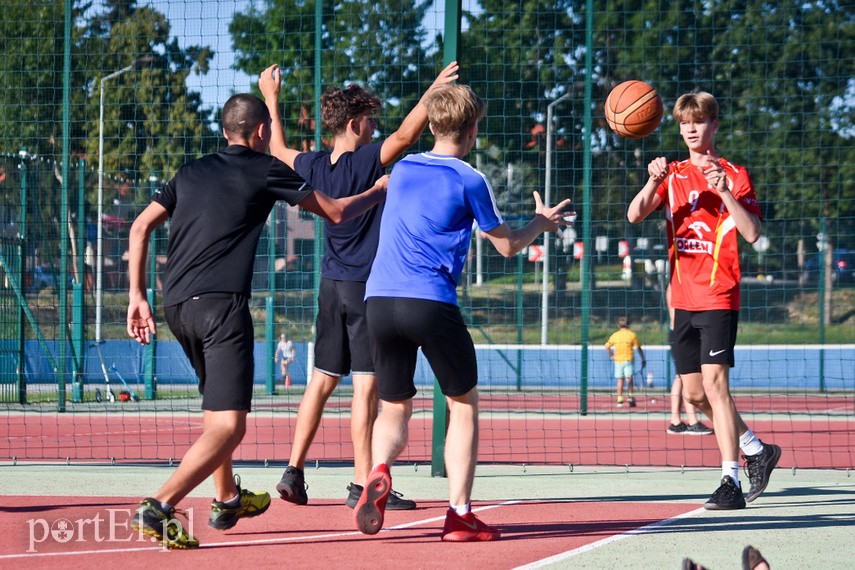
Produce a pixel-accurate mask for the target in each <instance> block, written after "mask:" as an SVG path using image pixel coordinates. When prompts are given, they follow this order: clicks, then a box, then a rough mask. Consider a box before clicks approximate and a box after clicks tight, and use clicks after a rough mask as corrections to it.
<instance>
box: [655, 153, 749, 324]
mask: <svg viewBox="0 0 855 570" xmlns="http://www.w3.org/2000/svg"><path fill="white" fill-rule="evenodd" d="M720 162H721V165H722V167H724V171H725V174H726V176H727V187H728V188H729V189H730V193H731V194H732V195H733V197H734V198H736V200H737V201H738V202H739V203H740V204H741V205H742V207H743V208H745V209H746V211H748V212H749V213H751V214H754V215H756V216H757V217H760V218H762V216H761V214H760V207H759V205H758V204H757V196H756V195H755V194H754V185H753V184H752V182H751V177H750V176H749V175H748V171H747V170H745V169H744V168H742V167H741V166H737V165H735V164H732V163H730V162H728V161H726V160H724V159H720ZM668 171H669V172H668V176H667V177H666V178H665V180H664V181H663V182H662V184H660V185H659V187H658V188H657V189H656V194H657V195H658V196H659V198H660V199H661V201H662V204H663V206H664V208H665V217H666V221H667V226H668V253H669V256H670V260H671V304H672V305H673V306H674V308H676V309H683V310H686V311H707V310H713V309H725V310H734V311H738V310H739V279H740V270H739V251H738V248H737V234H738V233H739V232H738V231H737V229H736V224H735V222H734V221H733V219H732V218H731V216H730V212H728V211H727V209H726V208H725V206H724V203H723V202H722V200H721V197H720V196H719V194H718V192H717V191H716V190H711V189H709V188H708V187H707V181H706V179H705V178H704V175H703V172H702V171H701V169H700V168H699V167H697V166H695V165H693V164H691V163H690V162H689V160H684V161H679V162H672V163H671V164H669V165H668Z"/></svg>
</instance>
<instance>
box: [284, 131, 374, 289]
mask: <svg viewBox="0 0 855 570" xmlns="http://www.w3.org/2000/svg"><path fill="white" fill-rule="evenodd" d="M382 146H383V143H382V142H376V143H371V144H367V145H363V146H361V147H359V148H357V149H356V150H355V151H353V152H346V153H344V154H342V155H341V156H340V157H339V159H338V161H337V162H336V163H335V164H333V163H332V162H331V161H330V153H329V152H325V151H324V152H303V153H300V154H299V155H297V158H296V159H295V160H294V170H296V171H297V174H299V175H300V176H302V177H303V178H305V179H306V181H307V182H308V183H309V184H310V185H311V186H312V187H313V188H315V189H316V190H318V191H320V192H323V193H324V194H326V195H327V196H329V197H331V198H345V197H347V196H355V195H356V194H359V193H361V192H363V191H365V190H367V189H369V188H371V187H372V186H373V185H374V183H375V182H376V181H377V179H378V178H380V177H381V176H383V174H385V172H384V171H383V165H382V164H381V163H380V148H381V147H382ZM382 213H383V204H380V205H378V206H377V207H376V208H371V209H370V210H368V211H367V212H366V213H364V214H362V215H361V216H359V217H358V218H356V219H354V220H351V221H349V222H344V223H342V224H330V223H329V222H327V223H326V226H325V230H326V232H325V233H326V239H325V241H326V251H325V252H324V259H323V262H322V264H321V275H322V276H323V277H325V278H327V279H335V280H337V281H361V282H364V281H366V280H367V279H368V274H369V273H370V272H371V264H372V262H373V261H374V255H375V254H376V253H377V243H378V240H379V238H380V217H381V216H382Z"/></svg>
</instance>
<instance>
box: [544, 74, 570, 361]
mask: <svg viewBox="0 0 855 570" xmlns="http://www.w3.org/2000/svg"><path fill="white" fill-rule="evenodd" d="M570 95H572V91H569V92H567V93H565V94H564V95H562V96H561V97H559V98H558V99H556V100H555V101H553V102H552V103H550V104H549V105H547V106H546V181H545V182H544V185H543V186H544V187H543V205H544V206H547V207H548V206H549V203H550V201H551V200H552V129H553V127H552V109H553V108H554V107H555V106H556V105H558V104H559V103H561V102H562V101H564V100H565V99H567V98H568V97H570ZM550 241H552V240H551V236H550V235H549V232H546V233H544V234H543V286H542V288H541V293H540V344H544V345H545V344H546V341H547V324H548V316H547V311H548V310H549V242H550Z"/></svg>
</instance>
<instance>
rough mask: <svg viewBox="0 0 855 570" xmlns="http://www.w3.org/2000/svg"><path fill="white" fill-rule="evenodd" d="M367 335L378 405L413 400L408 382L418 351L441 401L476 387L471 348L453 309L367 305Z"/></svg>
mask: <svg viewBox="0 0 855 570" xmlns="http://www.w3.org/2000/svg"><path fill="white" fill-rule="evenodd" d="M368 331H369V333H370V334H371V342H372V347H373V354H374V368H375V371H376V374H377V391H378V394H379V395H380V399H381V400H385V401H387V402H399V401H401V400H406V399H409V398H412V397H413V396H415V395H416V387H415V383H414V382H413V378H414V375H415V371H416V361H417V357H418V349H419V348H420V347H421V349H422V352H423V353H424V355H425V358H426V359H427V361H428V364H430V367H431V369H432V370H433V373H434V375H435V376H436V379H437V381H438V383H439V387H440V389H441V390H442V393H443V394H445V395H446V396H461V395H463V394H466V393H467V392H469V391H470V390H471V389H472V388H474V387H475V385H476V384H477V383H478V366H477V363H476V361H475V346H474V345H473V344H472V337H471V336H469V331H468V330H466V325H465V324H464V322H463V316H462V315H461V314H460V309H459V308H458V307H457V306H456V305H451V304H448V303H440V302H438V301H427V300H424V299H410V298H398V297H371V298H370V299H368Z"/></svg>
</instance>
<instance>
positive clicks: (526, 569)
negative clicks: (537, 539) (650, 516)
mask: <svg viewBox="0 0 855 570" xmlns="http://www.w3.org/2000/svg"><path fill="white" fill-rule="evenodd" d="M702 512H704V508H703V507H701V508H700V509H695V510H694V511H689V512H688V513H683V514H682V515H677V516H676V517H671V518H670V519H665V520H661V521H658V522H655V523H652V524H649V525H646V526H643V527H640V528H636V529H633V530H630V531H627V532H625V533H623V534H616V535H614V536H610V537H608V538H604V539H603V540H598V541H597V542H592V543H591V544H586V545H585V546H580V547H579V548H574V549H573V550H568V551H567V552H562V553H561V554H556V555H555V556H550V557H549V558H543V559H542V560H537V561H535V562H531V563H529V564H525V565H523V566H517V567H516V568H514V570H530V569H532V568H543V567H545V566H549V565H550V564H555V563H557V562H563V561H564V560H568V559H570V558H573V557H574V556H578V555H579V554H584V553H585V552H590V551H592V550H596V549H597V548H600V547H601V546H605V545H607V544H611V543H612V542H617V541H618V540H623V539H625V538H629V537H630V536H633V535H636V534H645V533H646V532H647V531H648V530H650V529H654V528H656V527H660V526H664V525H666V524H671V523H672V522H675V521H678V520H680V519H682V518H686V517H692V516H695V515H697V514H700V513H702Z"/></svg>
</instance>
